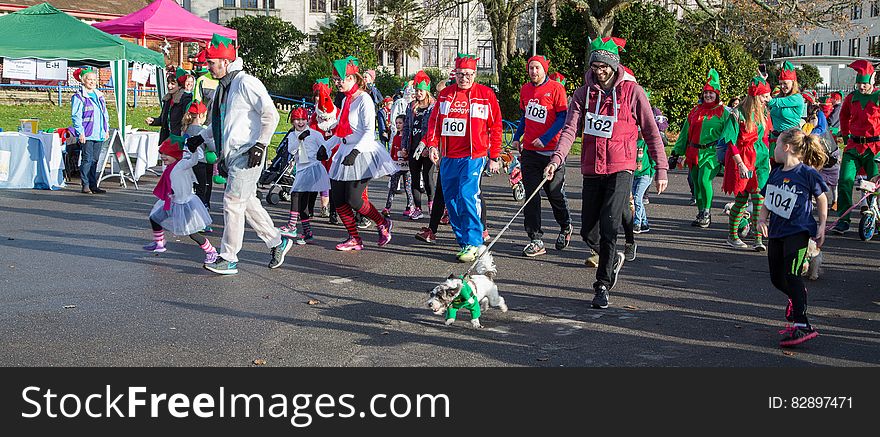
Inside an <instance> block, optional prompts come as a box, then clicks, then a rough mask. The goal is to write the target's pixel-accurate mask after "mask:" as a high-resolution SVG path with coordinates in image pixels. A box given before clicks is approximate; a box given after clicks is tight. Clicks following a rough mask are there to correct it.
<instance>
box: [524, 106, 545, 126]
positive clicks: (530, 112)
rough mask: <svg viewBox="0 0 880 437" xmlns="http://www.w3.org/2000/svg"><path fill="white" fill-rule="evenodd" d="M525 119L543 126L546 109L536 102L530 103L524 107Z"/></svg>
mask: <svg viewBox="0 0 880 437" xmlns="http://www.w3.org/2000/svg"><path fill="white" fill-rule="evenodd" d="M526 119H527V120H531V121H534V122H537V123H541V124H544V123H546V122H547V107H546V106H542V105H541V104H539V103H538V102H535V101H531V102H529V104H528V106H526Z"/></svg>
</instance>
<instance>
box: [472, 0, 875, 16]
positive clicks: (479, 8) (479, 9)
mask: <svg viewBox="0 0 880 437" xmlns="http://www.w3.org/2000/svg"><path fill="white" fill-rule="evenodd" d="M878 1H880V0H878ZM485 19H486V10H485V9H483V4H482V3H480V4H478V5H477V20H485Z"/></svg>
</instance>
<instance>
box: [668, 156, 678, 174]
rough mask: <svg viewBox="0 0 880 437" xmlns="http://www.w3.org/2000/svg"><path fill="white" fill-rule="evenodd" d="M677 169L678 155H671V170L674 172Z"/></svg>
mask: <svg viewBox="0 0 880 437" xmlns="http://www.w3.org/2000/svg"><path fill="white" fill-rule="evenodd" d="M676 167H678V155H676V154H674V153H673V154H671V155H669V169H670V170H674V169H675V168H676Z"/></svg>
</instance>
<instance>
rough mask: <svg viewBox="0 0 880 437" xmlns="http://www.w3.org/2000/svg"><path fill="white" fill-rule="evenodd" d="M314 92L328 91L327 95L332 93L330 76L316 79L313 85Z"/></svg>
mask: <svg viewBox="0 0 880 437" xmlns="http://www.w3.org/2000/svg"><path fill="white" fill-rule="evenodd" d="M312 92H313V93H315V94H321V93H322V92H326V93H327V95H329V94H330V78H329V77H324V78H321V79H318V80H316V81H315V83H314V84H313V85H312Z"/></svg>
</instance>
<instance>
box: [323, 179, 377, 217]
mask: <svg viewBox="0 0 880 437" xmlns="http://www.w3.org/2000/svg"><path fill="white" fill-rule="evenodd" d="M369 183H370V179H361V180H359V181H337V180H334V179H330V204H331V205H333V209H336V208H337V207H339V206H342V205H349V206H351V209H353V210H354V211H355V212H357V211H358V210H360V209H361V207H363V206H364V197H363V196H364V190H366V189H367V185H368V184H369Z"/></svg>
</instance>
